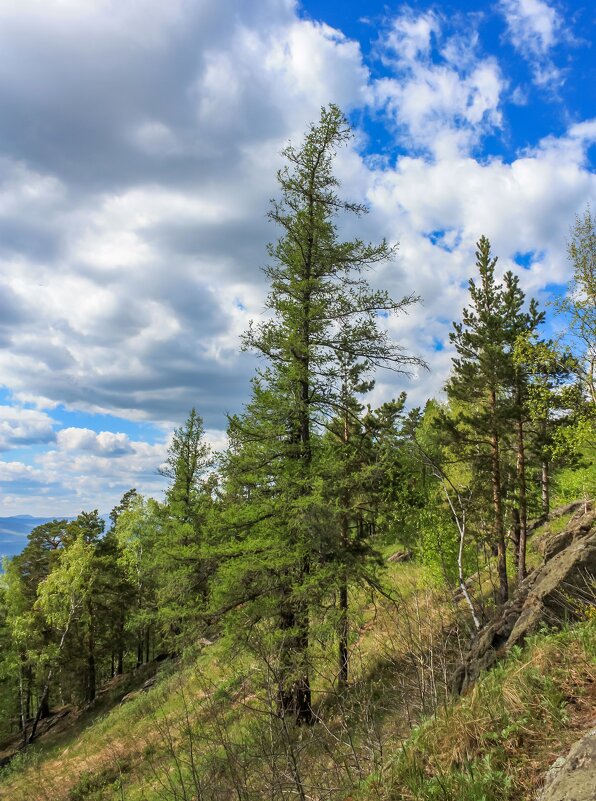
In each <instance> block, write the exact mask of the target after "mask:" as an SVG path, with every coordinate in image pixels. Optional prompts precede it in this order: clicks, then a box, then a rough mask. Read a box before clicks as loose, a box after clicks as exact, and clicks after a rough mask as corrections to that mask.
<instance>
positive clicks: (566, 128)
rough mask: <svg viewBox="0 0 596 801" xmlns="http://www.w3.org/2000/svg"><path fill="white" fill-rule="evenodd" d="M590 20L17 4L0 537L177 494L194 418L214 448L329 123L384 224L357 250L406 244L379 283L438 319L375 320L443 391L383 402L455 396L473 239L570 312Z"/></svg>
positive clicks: (586, 178)
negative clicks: (279, 244) (309, 131)
mask: <svg viewBox="0 0 596 801" xmlns="http://www.w3.org/2000/svg"><path fill="white" fill-rule="evenodd" d="M594 24H595V23H594V12H593V9H592V4H591V3H588V2H573V3H564V2H557V3H554V2H551V0H497V2H494V3H490V4H487V3H480V2H477V3H474V2H471V1H468V0H466V2H459V3H442V4H440V5H438V4H431V3H425V2H417V3H410V4H401V3H380V2H372V1H369V2H343V3H336V2H331V1H330V0H329V1H327V0H325V1H324V2H323V1H322V0H320V1H318V2H317V0H305V1H304V2H301V3H298V2H293V0H259V2H247V0H219V2H217V3H216V2H211V1H210V0H170V1H169V2H168V3H161V2H157V0H134V2H133V0H86V2H81V0H22V2H19V3H18V4H15V3H12V2H8V1H6V2H2V0H0V52H2V66H1V68H0V111H1V113H0V517H3V516H8V515H13V514H33V515H40V516H52V515H75V514H77V513H78V512H80V511H81V510H82V509H93V508H96V507H98V508H99V509H100V510H101V511H102V512H105V511H108V510H109V509H110V508H111V506H113V505H114V503H116V502H117V500H118V499H119V497H120V496H121V495H122V494H123V492H125V491H126V490H127V489H128V488H129V487H131V486H136V487H137V488H138V489H139V490H141V491H143V492H146V493H149V494H153V495H154V496H156V497H160V494H161V492H162V491H163V479H161V478H160V477H159V476H158V474H157V469H158V467H159V465H160V464H161V462H162V461H163V459H164V456H165V454H166V452H167V447H168V441H169V437H170V435H171V432H172V429H173V427H174V426H176V425H180V424H181V423H182V422H183V420H184V418H185V416H186V414H187V412H188V410H189V409H190V408H191V406H193V405H194V406H196V408H197V409H198V411H199V413H200V414H202V415H203V417H204V419H205V423H206V427H207V429H208V432H209V437H210V439H211V441H212V442H213V444H214V446H215V447H218V446H222V445H223V443H224V441H225V436H224V429H225V414H226V412H234V411H237V410H238V409H239V408H241V406H242V404H243V403H244V402H245V401H246V400H247V397H248V392H249V379H250V376H251V374H252V372H253V370H254V365H255V360H254V356H252V355H251V354H246V353H244V354H243V353H241V352H240V348H239V335H240V333H241V332H242V331H243V330H244V329H245V328H246V326H247V324H248V321H249V320H250V319H258V318H259V316H260V315H262V313H263V301H264V296H265V292H266V286H265V283H264V279H263V276H262V274H261V272H260V267H262V266H263V265H264V264H265V263H266V250H265V247H266V243H267V242H268V241H270V240H271V239H274V238H275V236H276V232H275V231H274V230H273V229H272V228H271V226H270V224H269V223H268V222H267V220H266V212H267V208H268V201H269V199H270V198H271V197H273V196H274V195H275V192H276V185H275V171H276V168H277V167H278V166H279V165H280V164H281V162H280V157H279V152H280V150H281V148H282V147H283V145H284V144H285V143H286V142H287V140H288V139H293V140H294V141H299V140H300V138H301V136H302V133H303V132H304V130H305V128H306V126H307V124H308V123H309V122H310V121H312V120H316V118H317V116H318V113H319V108H320V106H321V105H323V104H326V103H328V102H330V101H332V102H335V103H338V104H339V105H340V106H341V107H342V108H343V109H344V110H345V112H346V113H347V114H348V116H349V118H350V120H351V122H352V124H353V126H354V130H355V138H354V142H353V144H352V146H350V147H349V148H347V149H346V150H345V151H343V152H342V153H341V154H340V156H339V157H338V160H337V172H338V175H339V176H340V178H341V181H342V191H343V192H344V194H345V195H346V196H349V197H351V198H354V199H355V200H358V201H360V202H365V203H367V204H368V206H369V208H370V214H369V215H368V216H367V217H366V218H365V219H363V220H361V221H360V222H359V224H358V228H357V229H352V228H350V229H348V228H346V227H345V225H344V226H343V227H342V228H341V230H342V231H344V232H345V233H346V234H347V235H352V234H357V235H359V236H361V237H363V238H370V239H372V240H376V239H379V238H381V237H383V236H385V237H387V239H388V240H389V241H391V242H399V255H398V258H397V260H396V261H395V262H394V263H392V264H390V265H386V266H384V267H383V268H381V269H379V270H378V271H377V272H376V273H375V274H374V276H372V280H373V282H374V283H375V284H376V285H378V286H379V287H384V288H387V289H388V290H389V291H390V292H391V293H392V294H393V295H395V296H396V297H401V296H402V295H404V294H406V293H410V292H415V293H418V294H420V296H421V297H422V303H421V304H419V306H418V307H416V309H414V310H413V311H412V312H411V313H410V314H409V315H408V316H407V317H401V318H389V319H387V320H386V321H384V323H385V324H386V325H387V328H388V330H389V331H390V333H391V334H392V336H394V337H395V339H396V340H397V341H399V342H400V343H401V344H402V345H403V346H404V348H406V349H407V351H408V352H410V353H413V354H415V355H418V356H422V357H424V358H425V359H426V360H427V361H428V363H429V365H430V367H431V370H430V372H428V373H425V372H421V373H420V374H418V375H414V376H412V377H411V378H410V379H405V378H396V377H395V376H386V375H380V376H379V377H378V382H377V387H376V389H375V393H374V397H373V400H374V401H376V400H379V401H380V400H384V399H387V398H389V397H391V396H392V395H394V394H395V393H397V392H399V391H400V390H402V389H406V390H407V391H408V393H409V396H410V398H411V401H412V402H413V403H421V402H424V400H425V399H426V398H427V397H429V396H431V395H434V394H436V393H438V392H439V391H440V388H441V386H442V384H443V382H444V380H445V377H446V375H447V373H448V370H449V365H450V358H451V353H450V349H449V343H448V332H449V329H450V325H451V321H452V320H454V319H456V318H457V317H458V316H459V314H460V313H461V308H462V306H463V305H464V304H465V302H466V284H467V280H468V278H469V277H470V276H471V275H472V273H473V265H474V257H473V252H474V243H475V241H476V240H477V239H478V237H479V236H480V235H481V234H486V235H487V236H489V238H490V239H491V242H492V244H493V250H494V252H495V253H496V254H498V255H499V257H500V261H499V264H500V266H501V269H502V270H505V269H509V268H510V269H513V270H515V271H516V272H517V273H518V274H519V275H520V280H521V282H522V284H523V286H524V288H525V289H526V291H527V292H528V293H529V294H532V295H535V296H536V297H538V298H539V299H540V300H541V302H546V301H547V300H548V299H549V297H552V295H553V294H557V293H559V294H560V293H561V292H563V291H564V287H565V282H566V281H567V280H568V279H569V265H568V263H567V260H566V256H565V239H566V237H567V236H568V232H569V227H570V225H571V224H572V223H573V220H574V216H575V214H577V213H581V212H582V211H583V209H584V208H585V207H586V204H587V203H588V202H589V201H590V200H591V201H592V203H593V205H594V203H595V198H596V191H595V190H596V178H595V174H594V159H595V148H594V145H595V143H596V109H595V107H594V99H595V91H594V86H595V85H596V74H595V59H594V49H593V46H592V42H593V41H594Z"/></svg>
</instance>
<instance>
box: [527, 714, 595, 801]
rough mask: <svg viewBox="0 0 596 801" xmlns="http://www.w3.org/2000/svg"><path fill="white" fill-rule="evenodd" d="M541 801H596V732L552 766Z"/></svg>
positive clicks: (593, 731) (583, 739) (586, 737)
mask: <svg viewBox="0 0 596 801" xmlns="http://www.w3.org/2000/svg"><path fill="white" fill-rule="evenodd" d="M538 801H596V728H594V729H591V730H590V731H589V732H588V733H587V734H585V735H584V736H583V737H582V738H581V740H578V741H577V742H576V743H575V745H573V746H572V748H571V750H570V751H569V753H568V754H567V756H566V757H559V759H557V761H556V762H555V763H554V764H553V765H552V766H551V768H550V770H549V771H548V773H547V774H546V779H545V782H544V786H543V788H542V791H541V792H540V794H539V796H538Z"/></svg>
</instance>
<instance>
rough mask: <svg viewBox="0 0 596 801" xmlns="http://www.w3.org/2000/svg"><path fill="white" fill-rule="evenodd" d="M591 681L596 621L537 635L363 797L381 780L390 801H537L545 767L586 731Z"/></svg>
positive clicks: (426, 729)
mask: <svg viewBox="0 0 596 801" xmlns="http://www.w3.org/2000/svg"><path fill="white" fill-rule="evenodd" d="M594 681H596V621H595V620H593V619H592V620H590V619H588V620H586V621H585V622H583V623H580V624H578V625H576V626H575V627H573V628H570V629H567V630H565V631H562V632H558V633H556V634H545V633H542V634H539V635H537V636H535V637H533V638H532V639H531V641H530V642H529V644H528V647H527V648H525V649H524V650H521V649H519V648H516V649H513V651H512V653H511V654H510V655H509V657H508V659H507V660H506V661H505V662H503V663H501V664H500V665H499V666H497V667H496V668H495V669H494V670H493V671H491V672H490V673H489V674H487V675H486V676H485V677H484V678H483V679H482V680H481V681H480V682H479V683H478V684H477V685H476V686H475V687H474V689H473V690H472V691H471V692H470V694H469V695H467V696H466V697H464V698H462V699H461V700H459V701H458V702H457V703H455V704H454V705H453V706H451V707H449V708H448V709H446V710H444V711H443V712H442V713H441V714H439V715H438V716H437V717H436V718H434V719H432V720H429V721H427V722H426V723H425V724H423V725H421V726H420V727H419V729H418V730H416V731H415V732H414V733H413V735H412V736H411V737H410V738H409V739H408V740H407V741H406V742H405V743H404V744H403V746H402V748H401V749H400V751H399V752H398V753H397V754H396V755H395V757H394V759H393V760H392V762H391V764H390V765H388V766H387V767H386V769H385V771H384V774H383V776H382V777H379V776H377V777H371V778H370V779H369V780H368V781H367V782H365V783H364V786H363V788H362V792H361V794H360V795H359V796H358V798H361V799H366V798H367V797H368V796H367V793H369V792H370V786H371V784H374V782H375V780H376V781H377V782H379V784H381V783H382V785H383V786H384V788H385V790H384V794H383V796H382V797H383V798H386V799H390V800H391V801H393V800H394V801H398V799H400V801H401V800H403V801H434V799H437V801H439V799H440V801H513V800H514V799H521V798H531V797H532V792H533V791H534V790H535V789H536V786H537V783H538V781H539V778H540V777H541V776H542V775H543V772H544V771H545V770H546V768H547V767H548V765H549V764H550V763H551V762H552V761H553V760H554V758H556V756H558V755H559V754H560V753H561V752H562V751H564V750H565V748H566V747H568V745H569V744H570V743H571V742H572V741H573V740H574V739H575V738H576V737H577V734H576V727H581V723H582V720H583V722H584V725H587V724H588V722H589V720H588V719H589V717H590V710H591V709H592V708H593V703H594V698H593V687H594ZM591 693H592V696H591V695H590V694H591ZM584 713H585V717H582V715H583V714H584ZM381 778H382V782H381Z"/></svg>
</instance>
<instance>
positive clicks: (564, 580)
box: [452, 504, 596, 801]
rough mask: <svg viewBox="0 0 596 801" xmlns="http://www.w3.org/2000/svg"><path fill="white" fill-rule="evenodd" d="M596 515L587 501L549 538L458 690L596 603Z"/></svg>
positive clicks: (483, 638)
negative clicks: (595, 585) (593, 591)
mask: <svg viewBox="0 0 596 801" xmlns="http://www.w3.org/2000/svg"><path fill="white" fill-rule="evenodd" d="M586 509H587V510H586ZM594 518H595V514H594V509H593V507H592V504H587V507H586V506H585V505H584V504H582V508H581V510H580V511H579V512H578V513H577V514H576V515H575V516H574V517H573V518H571V520H570V521H569V523H568V525H567V527H566V529H565V531H563V532H561V534H557V535H555V536H554V537H552V538H551V539H550V540H549V541H548V542H547V545H546V548H545V558H544V561H543V564H542V565H541V566H540V567H539V568H537V569H536V570H534V571H533V572H532V573H531V574H530V575H529V576H528V577H527V578H526V579H525V580H524V581H523V582H522V583H521V584H520V585H519V587H518V589H517V592H516V594H515V596H514V597H513V598H512V599H511V600H510V601H508V602H507V603H506V604H505V605H504V606H503V607H502V608H501V609H500V611H499V612H498V613H497V615H496V616H495V618H494V619H493V620H491V621H490V622H489V623H488V624H487V625H486V626H485V627H484V628H483V629H481V631H479V632H478V634H477V635H476V637H475V639H474V641H473V643H472V645H471V647H470V650H469V651H468V653H467V655H466V657H465V659H464V660H463V662H462V663H461V665H460V666H459V668H458V669H457V671H456V672H455V675H454V677H453V682H452V687H453V690H454V692H456V693H462V692H465V691H466V690H467V689H468V688H469V687H470V686H471V685H472V684H473V683H474V682H475V681H476V679H477V678H478V677H479V676H480V674H481V673H482V672H483V671H485V670H488V669H489V668H491V667H492V666H493V665H494V664H495V662H496V661H497V659H498V658H499V657H500V656H502V655H504V654H505V653H506V652H507V651H508V649H509V648H511V647H512V646H513V645H521V644H522V643H523V641H524V639H525V638H526V636H527V635H528V634H532V633H533V632H535V631H536V630H537V629H538V628H539V627H540V626H541V625H542V624H546V625H548V626H557V625H560V624H561V623H563V622H564V621H570V620H573V619H577V617H578V614H579V609H580V608H581V607H582V606H585V604H586V602H588V603H589V602H590V601H591V602H592V603H593V602H594V599H593V597H592V598H590V597H589V589H588V586H589V583H590V581H591V580H592V579H593V577H594V576H596V527H595V525H594ZM594 801H596V796H595V798H594Z"/></svg>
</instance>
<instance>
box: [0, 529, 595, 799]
mask: <svg viewBox="0 0 596 801" xmlns="http://www.w3.org/2000/svg"><path fill="white" fill-rule="evenodd" d="M562 525H563V521H562V520H557V521H555V522H553V523H552V524H550V526H549V530H550V531H553V530H559V529H560V527H562ZM545 533H546V528H545V530H544V531H538V532H537V534H536V535H535V543H536V544H538V543H539V541H540V539H542V537H543V536H544V535H545ZM388 553H389V552H388ZM387 555H388V554H387ZM388 583H389V584H390V585H391V586H392V587H393V588H394V592H395V593H396V595H398V596H399V598H398V601H397V602H396V603H390V602H388V601H386V600H384V601H383V602H382V603H380V602H378V601H377V602H376V603H371V599H370V598H369V597H367V596H366V595H365V594H362V595H361V597H359V599H353V601H358V602H359V610H358V613H357V614H356V615H355V618H354V619H355V625H356V626H357V628H358V632H357V638H355V639H356V641H355V643H354V648H353V653H352V665H353V678H352V680H353V684H352V687H351V689H350V691H349V692H348V693H347V694H345V695H340V694H339V693H338V692H337V688H336V687H335V685H334V682H333V674H334V660H333V659H332V658H331V656H330V652H329V643H328V642H325V641H324V640H323V641H321V642H320V643H318V644H315V647H314V650H315V651H316V652H317V653H316V658H317V662H316V666H315V667H316V673H317V678H316V680H315V683H314V687H313V690H314V692H313V698H314V703H315V705H316V707H317V710H318V712H319V714H320V716H321V718H322V722H321V723H320V724H319V725H316V726H313V727H312V728H302V729H296V728H295V727H290V728H289V729H288V730H285V729H284V727H283V726H282V724H281V722H280V721H279V720H278V719H277V718H275V717H274V716H272V715H271V714H270V710H271V705H270V704H269V703H268V701H269V700H270V699H268V697H267V688H266V687H265V685H264V684H263V681H262V678H263V675H264V674H265V671H264V663H263V660H260V659H259V657H258V654H257V653H256V652H255V653H253V654H252V655H251V656H248V655H247V654H246V653H242V652H235V653H231V652H230V651H229V650H225V649H224V648H223V646H222V645H220V644H215V645H213V646H210V647H208V648H206V649H205V650H204V651H203V653H200V654H198V655H195V657H193V658H192V659H191V660H189V661H188V662H187V664H186V666H185V667H181V666H180V665H162V666H160V675H161V679H160V681H159V682H158V683H157V685H156V686H155V687H153V688H152V689H150V690H149V691H148V692H146V693H142V694H138V695H137V696H136V697H134V698H133V699H132V700H130V701H129V702H128V703H126V704H124V705H122V706H120V705H115V706H113V707H112V708H110V706H109V704H105V705H104V706H103V707H101V708H100V709H98V710H96V711H95V712H93V713H90V714H88V715H86V716H82V717H81V718H79V719H78V720H77V723H76V725H75V726H73V727H72V728H70V729H67V730H65V731H62V732H60V733H55V734H50V735H48V736H47V737H46V738H45V739H44V740H43V741H42V742H40V743H39V745H38V746H36V747H35V748H32V749H30V750H29V751H28V752H27V753H26V754H24V755H22V756H19V757H17V759H15V760H14V761H13V763H12V764H11V766H10V767H9V768H5V769H2V770H0V799H2V801H42V799H43V801H112V800H113V801H116V800H117V799H119V801H158V800H159V801H178V799H180V801H182V800H183V801H194V799H197V798H200V797H201V793H202V794H203V796H202V797H204V798H205V799H208V801H218V799H222V801H223V799H226V801H227V799H228V798H232V797H238V798H239V801H248V799H250V800H251V801H252V799H261V798H263V799H265V798H275V799H278V798H279V799H286V798H287V799H290V798H295V797H297V796H296V784H297V782H296V776H295V775H294V773H293V772H292V770H293V769H290V768H289V767H288V766H289V765H290V764H291V761H292V759H293V758H294V757H295V758H296V766H297V768H296V769H297V770H298V771H299V775H300V777H301V778H302V779H303V780H304V783H305V784H306V785H307V787H306V793H305V797H306V798H309V799H311V798H312V799H348V798H349V799H354V801H356V799H358V800H359V801H364V800H365V799H366V800H367V801H368V799H378V801H391V800H392V799H395V801H397V799H404V800H405V801H408V800H411V801H414V800H417V799H419V800H420V801H427V800H428V801H432V800H433V799H437V801H438V800H439V799H441V801H513V799H516V801H517V800H518V799H520V800H521V799H526V798H527V799H530V798H531V797H532V795H531V793H532V791H533V788H535V786H536V785H537V783H538V781H539V778H540V777H541V776H542V775H543V773H544V771H545V769H546V768H547V767H548V765H549V764H550V763H551V762H552V761H553V759H554V758H556V756H558V755H559V754H560V753H562V752H564V751H565V750H566V748H567V747H568V745H569V744H570V743H571V742H572V741H573V740H574V739H576V737H577V733H578V731H579V730H581V729H582V728H585V727H586V726H587V725H588V724H589V722H590V721H589V716H590V713H591V714H592V715H593V709H594V706H595V703H594V702H595V701H596V698H595V688H596V619H594V617H592V618H591V619H590V618H589V616H587V619H586V621H585V622H583V623H581V624H578V625H576V626H575V627H574V628H571V629H569V630H567V631H563V632H560V633H557V634H548V633H546V632H545V633H542V634H541V635H539V636H537V637H535V638H534V639H533V640H532V642H531V643H529V644H528V647H527V648H526V649H524V650H523V651H515V652H514V653H512V654H511V655H510V657H509V658H508V660H507V661H506V662H505V663H503V664H502V665H500V666H499V667H497V668H496V669H495V670H494V671H493V672H492V673H490V674H489V675H488V676H486V677H485V678H484V679H483V680H482V681H481V682H480V683H479V684H478V685H477V687H476V688H475V689H474V690H473V691H472V692H471V693H470V694H469V695H468V696H467V697H465V698H463V699H460V700H458V701H456V702H452V701H451V700H450V699H449V698H448V696H447V693H446V684H447V676H448V671H449V667H450V665H452V664H453V662H454V661H455V660H456V659H457V656H458V653H459V651H460V649H461V648H463V647H464V644H465V640H466V637H467V633H468V632H467V631H466V630H465V629H464V630H462V628H461V626H460V625H458V624H457V622H456V619H457V617H458V610H457V609H456V608H454V606H453V603H452V601H451V599H449V597H448V596H445V595H444V594H443V593H441V592H440V591H439V590H437V588H436V587H433V586H429V583H428V576H427V574H426V572H425V571H424V570H423V569H422V568H421V567H420V566H418V565H416V564H413V563H407V564H391V565H390V566H389V576H388ZM460 611H461V610H460ZM145 678H146V676H142V677H140V683H142V681H144V680H145ZM270 691H271V688H270V687H269V692H270ZM436 708H438V709H440V710H441V711H440V712H438V713H436V714H434V715H433V716H431V717H429V719H428V720H427V721H426V722H425V723H423V724H421V725H419V721H420V720H421V719H423V718H424V715H425V714H427V715H428V713H429V711H430V710H433V709H436ZM272 787H273V788H274V789H273V790H272ZM243 788H244V789H243ZM244 791H246V792H244Z"/></svg>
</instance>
